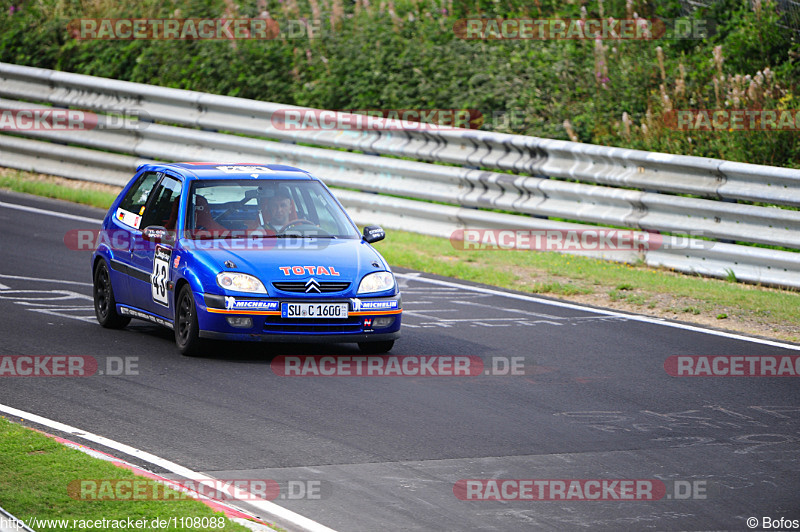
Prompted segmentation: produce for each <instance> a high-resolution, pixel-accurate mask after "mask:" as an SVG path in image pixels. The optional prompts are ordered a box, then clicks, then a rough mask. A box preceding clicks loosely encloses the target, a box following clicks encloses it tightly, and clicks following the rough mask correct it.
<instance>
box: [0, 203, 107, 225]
mask: <svg viewBox="0 0 800 532" xmlns="http://www.w3.org/2000/svg"><path fill="white" fill-rule="evenodd" d="M0 207H6V208H7V209H17V210H18V211H26V212H34V213H36V214H44V215H46V216H55V217H56V218H66V219H68V220H77V221H79V222H89V223H93V224H101V223H103V220H98V219H96V218H87V217H85V216H78V215H76V214H67V213H65V212H54V211H48V210H47V209H37V208H36V207H28V206H27V205H17V204H16V203H6V202H5V201H0Z"/></svg>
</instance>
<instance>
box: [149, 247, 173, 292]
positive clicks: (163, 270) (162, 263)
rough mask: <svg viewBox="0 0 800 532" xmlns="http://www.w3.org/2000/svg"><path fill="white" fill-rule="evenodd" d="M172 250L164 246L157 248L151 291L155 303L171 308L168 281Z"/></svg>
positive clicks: (151, 278)
mask: <svg viewBox="0 0 800 532" xmlns="http://www.w3.org/2000/svg"><path fill="white" fill-rule="evenodd" d="M170 251H171V250H170V249H169V248H167V247H164V246H161V245H159V246H156V254H155V257H154V260H153V274H152V275H151V276H150V289H151V292H152V294H153V301H155V302H156V303H158V304H159V305H164V306H165V307H168V306H169V298H168V297H167V281H168V280H169V256H170Z"/></svg>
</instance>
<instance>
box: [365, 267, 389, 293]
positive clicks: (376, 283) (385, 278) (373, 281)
mask: <svg viewBox="0 0 800 532" xmlns="http://www.w3.org/2000/svg"><path fill="white" fill-rule="evenodd" d="M393 288H394V275H392V272H374V273H371V274H369V275H367V276H365V277H364V278H363V279H361V284H359V285H358V293H359V294H371V293H373V292H384V291H386V290H391V289H393Z"/></svg>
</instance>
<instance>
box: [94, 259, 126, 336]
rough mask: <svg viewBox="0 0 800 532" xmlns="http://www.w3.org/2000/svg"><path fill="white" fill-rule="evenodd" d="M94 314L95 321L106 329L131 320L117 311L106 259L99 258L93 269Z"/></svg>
mask: <svg viewBox="0 0 800 532" xmlns="http://www.w3.org/2000/svg"><path fill="white" fill-rule="evenodd" d="M93 292H94V314H95V316H97V322H98V323H99V324H100V325H101V326H103V327H105V328H106V329H122V328H123V327H125V326H126V325H128V324H129V323H130V322H131V319H130V318H129V317H128V316H120V315H119V313H118V312H117V301H116V300H115V299H114V287H113V286H111V276H110V275H109V273H108V265H107V264H106V261H104V260H101V261H100V262H98V263H97V267H95V269H94V290H93Z"/></svg>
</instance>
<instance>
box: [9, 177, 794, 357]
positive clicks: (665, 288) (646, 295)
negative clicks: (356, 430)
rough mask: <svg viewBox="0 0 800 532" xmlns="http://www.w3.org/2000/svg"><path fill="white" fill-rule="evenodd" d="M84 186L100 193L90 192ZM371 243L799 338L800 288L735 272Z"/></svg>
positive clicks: (407, 258) (36, 182)
mask: <svg viewBox="0 0 800 532" xmlns="http://www.w3.org/2000/svg"><path fill="white" fill-rule="evenodd" d="M0 188H9V189H11V190H16V191H18V192H28V193H34V194H39V195H46V196H48V197H52V198H59V199H66V200H70V201H76V202H80V203H87V204H90V205H95V206H97V207H102V208H108V206H109V205H110V204H111V202H112V201H113V200H114V198H115V197H116V194H117V193H118V192H119V188H117V187H108V186H104V185H97V184H92V183H85V182H80V181H74V180H70V179H62V178H58V177H52V176H42V175H37V174H30V173H26V172H19V171H16V170H9V169H0ZM76 190H77V192H76ZM89 190H94V191H96V192H98V193H99V195H97V196H94V195H91V194H89V193H88V192H89ZM90 200H94V201H98V203H90ZM377 249H378V250H379V251H380V252H381V253H382V254H383V255H384V257H385V258H386V260H388V261H389V262H390V263H391V264H392V265H394V266H399V267H404V268H413V269H416V270H420V271H424V272H429V273H436V274H438V275H444V276H447V277H454V278H457V279H464V280H468V281H475V282H479V283H484V284H488V285H493V286H498V287H501V288H509V289H512V290H518V291H520V292H528V293H536V294H546V295H550V296H554V297H558V298H560V299H565V300H570V301H575V302H578V303H584V304H589V305H595V306H599V307H606V308H612V309H617V310H623V311H628V312H635V313H638V314H647V315H651V316H657V317H661V318H668V319H677V320H681V321H686V322H692V323H697V324H700V325H705V326H711V327H715V328H720V329H727V330H731V331H736V332H742V333H746V334H754V335H758V336H765V337H771V338H777V339H780V340H787V341H790V342H800V313H798V312H797V309H798V308H800V293H798V292H795V291H790V290H779V289H773V288H768V287H762V286H754V285H747V284H743V283H738V282H736V279H735V277H733V276H729V278H728V279H725V280H722V279H710V278H704V277H695V276H689V275H685V274H681V273H676V272H672V271H669V270H665V269H658V268H652V267H648V266H645V265H630V264H618V263H613V262H606V261H601V260H597V259H590V258H584V257H577V256H572V255H561V254H558V253H546V252H538V251H511V250H508V251H506V250H503V251H464V250H457V249H455V248H453V246H452V245H451V244H450V242H449V241H448V240H446V239H443V238H435V237H429V236H424V235H419V234H416V233H408V232H405V231H390V232H389V235H388V237H387V239H386V240H385V241H383V242H379V243H378V244H377Z"/></svg>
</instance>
